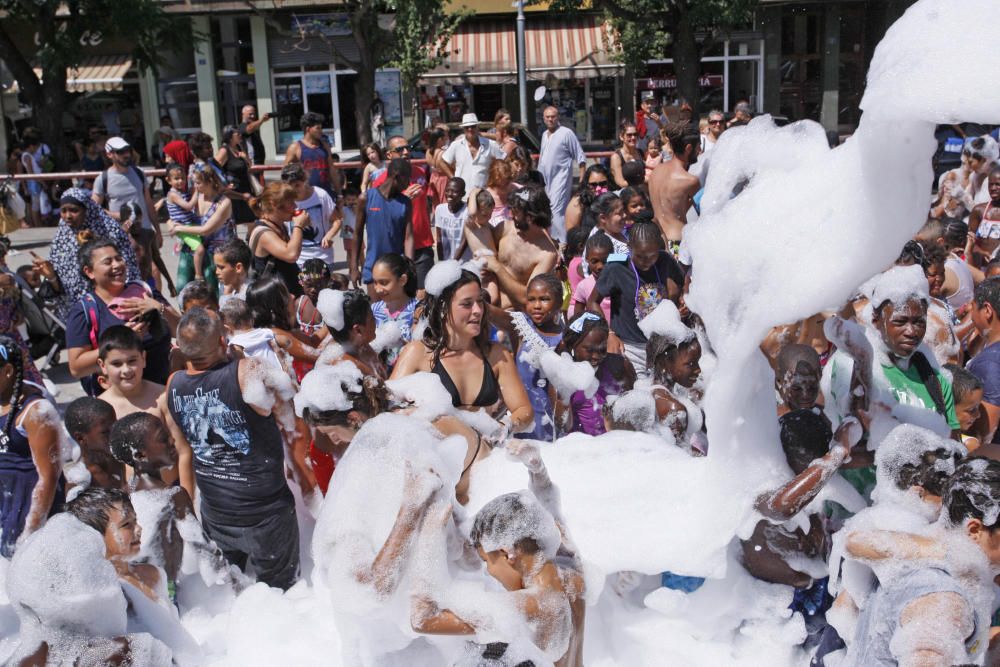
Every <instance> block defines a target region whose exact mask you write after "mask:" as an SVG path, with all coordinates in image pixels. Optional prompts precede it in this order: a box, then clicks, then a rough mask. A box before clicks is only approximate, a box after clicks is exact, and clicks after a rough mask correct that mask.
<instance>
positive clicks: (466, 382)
mask: <svg viewBox="0 0 1000 667" xmlns="http://www.w3.org/2000/svg"><path fill="white" fill-rule="evenodd" d="M420 372H428V373H434V374H435V375H437V376H438V377H440V378H441V384H443V385H444V388H445V389H447V390H448V393H449V394H451V401H452V405H454V406H455V407H457V408H463V409H466V410H478V409H479V408H486V409H487V411H488V412H489V413H490V414H494V415H495V414H496V413H497V410H496V409H495V407H496V405H497V403H498V402H500V401H501V400H502V401H503V404H504V405H506V406H507V410H509V411H510V416H509V418H507V417H505V418H504V420H501V421H505V420H508V419H509V423H508V424H507V426H508V428H509V430H510V432H511V433H518V432H520V431H522V430H524V429H526V428H529V427H531V426H532V425H533V424H534V412H533V411H532V409H531V404H530V403H529V402H528V395H527V393H526V392H525V390H524V386H523V385H522V384H521V379H520V377H519V376H518V374H517V366H516V365H515V364H514V358H513V356H511V353H510V352H508V351H507V350H506V349H504V348H503V346H501V345H498V344H496V343H490V342H489V324H488V322H487V320H486V309H485V307H484V303H483V291H482V283H481V282H480V280H479V277H478V276H476V274H474V273H472V272H470V271H462V274H461V277H459V279H458V280H456V281H455V282H453V283H452V284H450V285H448V286H447V287H446V288H445V289H444V290H443V291H442V293H441V295H440V296H438V297H431V298H430V304H429V306H428V309H427V328H426V329H425V330H424V336H423V340H415V341H413V342H411V343H408V344H407V345H406V346H405V347H404V348H403V350H402V351H401V352H400V353H399V358H398V359H397V360H396V367H395V368H394V369H393V372H392V379H395V378H401V377H406V376H407V375H412V374H414V373H420Z"/></svg>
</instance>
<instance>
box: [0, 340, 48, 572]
mask: <svg viewBox="0 0 1000 667" xmlns="http://www.w3.org/2000/svg"><path fill="white" fill-rule="evenodd" d="M24 363H25V358H24V353H23V352H22V349H21V346H19V345H18V344H17V342H16V341H14V340H12V339H11V338H10V337H8V336H0V404H2V405H3V408H0V415H2V422H0V555H2V556H4V557H6V558H10V557H11V556H12V555H13V554H14V546H15V544H16V543H17V540H18V538H19V537H20V536H21V534H22V533H25V534H28V533H32V532H34V531H36V530H38V529H39V528H41V526H42V524H44V523H45V520H46V519H47V518H48V517H49V516H50V515H51V514H52V513H53V511H55V510H57V508H59V507H61V506H62V503H63V481H62V474H61V470H60V465H59V464H60V461H61V458H62V457H61V453H60V444H59V433H60V429H61V425H60V420H59V415H58V413H57V412H56V411H55V407H54V406H53V405H52V404H51V403H49V402H48V400H47V399H45V398H44V397H43V396H42V393H41V391H40V390H39V389H38V387H36V386H34V385H32V384H30V383H28V382H26V381H25V373H24V370H25V369H24Z"/></svg>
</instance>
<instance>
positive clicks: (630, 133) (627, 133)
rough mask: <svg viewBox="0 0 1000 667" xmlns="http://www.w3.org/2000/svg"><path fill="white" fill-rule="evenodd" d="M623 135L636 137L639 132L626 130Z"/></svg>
mask: <svg viewBox="0 0 1000 667" xmlns="http://www.w3.org/2000/svg"><path fill="white" fill-rule="evenodd" d="M625 136H626V137H638V136H639V133H638V132H626V133H625Z"/></svg>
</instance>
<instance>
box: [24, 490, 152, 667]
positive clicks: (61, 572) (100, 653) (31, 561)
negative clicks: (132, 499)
mask: <svg viewBox="0 0 1000 667" xmlns="http://www.w3.org/2000/svg"><path fill="white" fill-rule="evenodd" d="M83 493H84V494H88V495H93V494H95V493H106V494H118V496H120V497H124V498H125V500H126V501H127V496H124V494H123V493H122V492H121V491H106V490H103V489H88V490H87V491H84V492H83ZM81 495H83V494H81ZM119 506H121V504H119ZM129 542H130V543H131V540H129ZM70 545H72V548H68V547H69V546H70ZM126 546H128V545H126ZM135 547H136V548H138V543H136V544H135ZM107 552H108V548H107V546H106V540H105V537H104V533H101V532H99V531H97V530H96V529H94V528H93V527H92V526H89V525H88V524H85V523H83V522H81V521H80V520H78V519H77V518H76V516H74V515H73V514H70V513H64V514H59V515H56V516H54V517H52V519H50V520H49V521H48V522H47V523H46V524H45V526H44V527H43V528H42V529H41V530H39V531H38V532H36V533H34V534H33V535H31V536H30V537H28V538H27V539H26V540H25V541H24V543H23V544H22V545H21V546H20V547H19V548H18V550H17V552H16V553H15V554H14V558H13V560H12V561H11V564H10V570H9V571H8V577H7V592H8V595H9V597H10V601H11V603H12V605H13V607H14V609H15V610H16V612H17V616H18V618H19V620H20V623H21V626H20V631H19V633H18V637H17V645H16V647H15V648H14V651H13V654H12V655H10V656H7V658H8V662H7V663H5V664H55V665H62V664H93V665H99V664H121V663H120V661H122V660H124V659H125V658H126V656H127V657H129V658H130V659H131V660H133V661H134V662H133V663H132V664H142V665H154V666H161V665H162V666H163V667H166V666H167V665H170V664H171V651H170V649H169V648H167V647H166V646H165V645H164V644H163V643H162V642H161V641H159V640H158V639H156V638H154V637H153V636H152V635H150V634H148V633H129V631H128V618H127V608H128V601H127V600H126V598H125V595H124V594H123V592H122V583H121V580H120V578H119V574H118V572H117V571H116V567H115V566H114V565H113V564H112V562H111V560H110V559H108V558H107V557H106V553H107Z"/></svg>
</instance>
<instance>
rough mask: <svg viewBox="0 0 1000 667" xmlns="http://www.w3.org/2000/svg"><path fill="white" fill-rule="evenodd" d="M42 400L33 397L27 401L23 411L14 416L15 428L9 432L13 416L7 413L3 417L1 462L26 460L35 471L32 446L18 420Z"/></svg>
mask: <svg viewBox="0 0 1000 667" xmlns="http://www.w3.org/2000/svg"><path fill="white" fill-rule="evenodd" d="M40 400H42V397H41V396H32V397H31V398H29V399H27V400H26V401H25V403H24V405H23V406H22V407H21V409H20V410H18V411H17V415H15V416H14V419H15V422H14V426H13V427H12V428H11V429H10V431H9V432H8V429H7V422H8V421H9V420H10V419H11V414H10V413H7V414H6V415H4V416H3V420H2V421H0V455H2V458H0V460H11V459H12V458H24V459H27V461H28V463H29V464H30V465H31V469H32V470H34V468H35V464H34V463H33V462H32V459H31V445H29V444H28V433H27V431H25V430H24V428H23V427H21V426H18V425H17V421H16V420H17V418H18V417H20V416H21V415H23V414H24V412H25V410H27V409H28V408H29V407H30V406H31V405H32V404H34V403H35V402H36V401H40Z"/></svg>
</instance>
